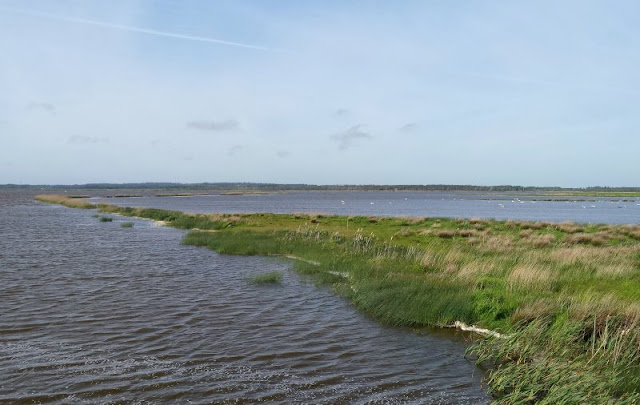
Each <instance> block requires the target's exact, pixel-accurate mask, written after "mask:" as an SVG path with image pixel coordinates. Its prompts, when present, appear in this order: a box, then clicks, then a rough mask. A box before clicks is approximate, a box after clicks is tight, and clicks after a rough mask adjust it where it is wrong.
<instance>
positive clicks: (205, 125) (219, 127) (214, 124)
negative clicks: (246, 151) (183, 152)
mask: <svg viewBox="0 0 640 405" xmlns="http://www.w3.org/2000/svg"><path fill="white" fill-rule="evenodd" d="M239 126H240V125H239V124H238V121H236V120H225V121H208V120H205V121H190V122H187V127H189V128H193V129H200V130H203V131H233V130H236V129H238V128H239Z"/></svg>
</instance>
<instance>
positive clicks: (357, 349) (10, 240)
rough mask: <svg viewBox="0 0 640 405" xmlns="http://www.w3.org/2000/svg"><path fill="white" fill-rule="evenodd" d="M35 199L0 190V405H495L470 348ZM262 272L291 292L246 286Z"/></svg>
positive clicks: (163, 236)
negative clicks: (387, 322)
mask: <svg viewBox="0 0 640 405" xmlns="http://www.w3.org/2000/svg"><path fill="white" fill-rule="evenodd" d="M229 197H231V196H229ZM234 198H235V200H231V199H228V200H226V201H238V200H242V199H239V198H238V197H234ZM30 199H31V196H30V195H26V196H25V195H24V194H20V193H17V192H16V193H10V192H2V193H0V229H1V235H2V237H1V238H0V272H1V277H2V282H1V283H0V403H11V404H13V403H23V404H27V403H28V404H31V403H39V402H42V403H60V404H67V403H99V404H103V403H140V404H142V403H145V404H146V403H236V402H238V403H255V402H269V403H314V404H315V403H420V404H423V403H426V404H429V403H435V404H439V403H442V404H449V403H470V404H471V403H472V404H476V403H487V402H488V401H489V398H488V396H487V394H486V393H485V391H484V387H483V386H482V384H481V381H480V380H481V377H482V372H481V371H480V370H479V369H477V368H476V367H475V366H474V364H473V362H471V361H469V360H467V359H465V358H464V350H465V347H466V345H467V342H466V341H465V338H464V336H462V335H459V334H456V333H443V332H437V331H431V332H426V331H422V332H416V331H411V330H407V329H399V328H389V327H383V326H380V325H379V324H377V323H376V322H373V321H371V320H369V319H368V318H366V317H365V316H363V315H361V314H360V313H358V312H356V311H355V310H354V309H353V308H352V307H350V305H349V304H348V303H347V302H345V301H344V300H342V299H340V298H338V297H337V296H336V295H335V294H333V293H332V292H331V291H329V290H327V289H323V288H317V287H315V286H314V285H312V284H311V283H310V282H308V281H307V280H305V279H302V278H300V277H298V276H297V275H296V274H294V273H292V272H290V271H289V265H288V264H287V263H286V262H282V261H278V260H274V259H268V258H261V257H233V256H221V255H218V254H216V253H215V252H212V251H210V250H206V249H202V248H196V247H191V246H183V245H180V240H181V238H182V236H183V232H181V231H179V230H175V229H170V228H164V227H158V226H156V225H155V224H154V223H153V222H150V221H143V220H135V219H134V220H133V222H135V226H134V227H133V228H122V227H121V226H120V225H121V222H123V221H125V219H121V218H119V217H116V219H115V220H114V222H111V223H108V222H107V223H102V222H99V221H98V220H97V219H96V218H92V215H93V214H94V211H91V210H88V211H87V210H76V209H69V208H65V207H61V206H56V205H46V204H37V203H31V202H30ZM158 200H160V199H158ZM188 200H189V199H177V198H168V199H162V201H163V202H162V204H164V203H165V201H166V202H171V201H180V204H182V202H181V201H188ZM196 200H197V199H196ZM203 200H204V201H215V199H213V200H212V199H209V200H207V199H206V198H203ZM197 201H199V200H197ZM174 208H181V209H182V208H183V206H180V205H178V206H174ZM269 208H270V207H267V208H265V209H266V210H269ZM296 209H297V208H296ZM126 221H130V219H126ZM268 271H281V272H283V274H284V278H283V281H282V283H281V284H279V285H274V286H265V285H255V284H252V283H250V282H249V281H247V279H248V278H249V277H251V276H253V275H256V274H260V273H264V272H268Z"/></svg>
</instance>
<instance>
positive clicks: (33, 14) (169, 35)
mask: <svg viewBox="0 0 640 405" xmlns="http://www.w3.org/2000/svg"><path fill="white" fill-rule="evenodd" d="M0 11H6V12H11V13H17V14H23V15H27V16H31V17H39V18H46V19H50V20H57V21H65V22H70V23H76V24H84V25H93V26H95V27H102V28H110V29H114V30H120V31H128V32H137V33H140V34H147V35H155V36H158V37H166V38H175V39H182V40H187V41H196V42H205V43H209V44H217V45H225V46H233V47H236V48H245V49H254V50H258V51H268V52H287V51H286V50H284V49H278V48H269V47H266V46H260V45H252V44H245V43H242V42H235V41H226V40H224V39H216V38H209V37H200V36H195V35H186V34H179V33H175V32H167V31H158V30H152V29H148V28H141V27H132V26H129V25H120V24H112V23H108V22H103V21H95V20H87V19H84V18H74V17H65V16H60V15H55V14H49V13H39V12H34V11H29V10H21V9H14V8H7V7H0Z"/></svg>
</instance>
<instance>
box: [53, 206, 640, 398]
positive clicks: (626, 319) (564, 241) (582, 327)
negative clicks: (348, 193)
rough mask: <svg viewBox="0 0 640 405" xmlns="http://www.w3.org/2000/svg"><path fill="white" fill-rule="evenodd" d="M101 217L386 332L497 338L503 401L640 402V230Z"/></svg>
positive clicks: (254, 217) (308, 218)
mask: <svg viewBox="0 0 640 405" xmlns="http://www.w3.org/2000/svg"><path fill="white" fill-rule="evenodd" d="M44 200H45V201H48V202H56V203H67V202H68V201H67V200H61V201H60V200H57V199H56V200H48V199H46V198H45V199H44ZM41 201H42V199H41ZM74 202H75V200H74ZM65 205H66V204H65ZM97 208H99V211H101V212H103V213H113V214H119V215H124V216H135V217H142V218H149V219H154V220H158V221H163V222H164V223H166V224H167V225H169V226H174V227H177V228H181V229H189V230H191V232H189V233H187V234H186V236H185V238H184V240H183V243H185V244H191V245H196V246H204V247H208V248H210V249H214V250H216V251H218V252H220V253H226V254H239V255H288V256H291V255H293V256H296V257H297V258H300V259H303V260H296V261H295V267H296V268H297V270H298V271H300V272H302V273H306V274H310V275H312V276H314V277H315V278H316V280H318V282H322V283H328V284H331V285H332V286H333V287H334V288H335V290H336V291H337V292H339V293H340V294H342V295H344V296H345V297H348V298H349V299H350V300H351V301H352V302H353V304H354V305H355V306H356V307H358V308H359V309H361V310H363V311H365V312H367V313H368V314H370V315H372V316H374V317H376V318H377V319H379V320H380V321H382V322H385V323H388V324H393V325H411V326H421V325H440V326H445V325H450V324H452V323H453V322H455V321H463V322H465V323H468V324H476V325H478V326H481V327H485V328H490V329H494V330H496V331H499V332H502V333H504V334H506V336H507V337H506V338H504V337H502V338H497V337H492V338H488V339H484V340H481V341H479V342H478V343H477V344H476V345H475V346H473V347H472V348H471V353H473V354H475V355H476V356H477V358H478V361H479V362H484V363H487V364H490V365H491V366H492V370H493V371H492V372H491V374H490V381H489V383H490V384H489V386H490V389H491V391H492V392H493V393H494V394H495V395H496V398H497V400H498V401H500V402H504V403H537V402H540V403H585V402H586V403H600V402H620V403H640V237H639V235H640V226H639V225H626V226H613V225H587V224H575V223H561V224H552V223H546V222H531V221H493V220H484V219H471V220H464V219H443V218H370V217H359V216H352V217H339V216H331V215H324V214H313V215H309V214H293V215H277V214H241V215H224V214H215V215H205V214H186V213H182V212H177V211H165V210H158V209H145V208H127V207H115V206H112V205H100V206H97ZM265 277H266V276H265ZM267 278H268V277H267ZM265 282H266V281H265ZM503 336H504V335H503Z"/></svg>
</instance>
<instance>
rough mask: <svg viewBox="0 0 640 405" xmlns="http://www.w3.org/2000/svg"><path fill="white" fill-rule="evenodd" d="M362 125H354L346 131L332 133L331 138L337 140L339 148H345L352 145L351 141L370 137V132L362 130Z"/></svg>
mask: <svg viewBox="0 0 640 405" xmlns="http://www.w3.org/2000/svg"><path fill="white" fill-rule="evenodd" d="M361 128H362V125H355V126H353V127H351V128H349V129H347V130H346V131H343V132H340V133H338V134H335V135H332V136H331V139H332V140H334V141H336V142H338V147H339V148H340V149H341V150H346V149H348V148H350V147H351V146H352V145H353V142H354V141H355V140H358V139H372V138H373V136H371V134H370V133H368V132H365V131H363V130H362V129H361Z"/></svg>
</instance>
